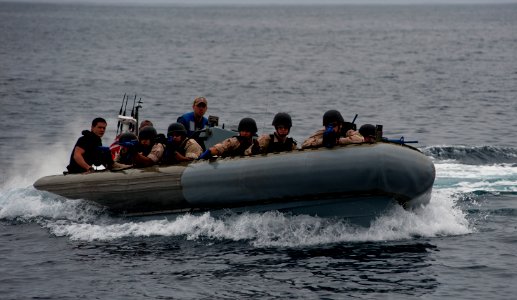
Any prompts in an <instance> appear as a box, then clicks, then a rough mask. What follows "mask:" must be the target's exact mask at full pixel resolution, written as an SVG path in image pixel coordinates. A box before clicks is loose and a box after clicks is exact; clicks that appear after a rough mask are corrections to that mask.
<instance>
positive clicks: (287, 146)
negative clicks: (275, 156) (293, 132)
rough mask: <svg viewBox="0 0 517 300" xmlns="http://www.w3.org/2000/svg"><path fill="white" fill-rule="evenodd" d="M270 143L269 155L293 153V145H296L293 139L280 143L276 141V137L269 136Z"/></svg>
mask: <svg viewBox="0 0 517 300" xmlns="http://www.w3.org/2000/svg"><path fill="white" fill-rule="evenodd" d="M269 138H270V141H269V145H268V146H267V149H266V151H267V153H271V152H284V151H292V150H293V145H296V142H295V141H294V140H293V138H290V137H289V138H286V139H285V142H283V143H282V142H279V141H275V135H274V134H270V135H269Z"/></svg>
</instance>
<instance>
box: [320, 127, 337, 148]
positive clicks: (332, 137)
mask: <svg viewBox="0 0 517 300" xmlns="http://www.w3.org/2000/svg"><path fill="white" fill-rule="evenodd" d="M336 139H337V135H336V132H334V127H332V125H329V126H328V127H327V128H326V129H325V132H323V146H325V147H327V148H331V147H334V146H335V145H336Z"/></svg>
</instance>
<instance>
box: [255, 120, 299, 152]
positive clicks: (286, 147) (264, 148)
mask: <svg viewBox="0 0 517 300" xmlns="http://www.w3.org/2000/svg"><path fill="white" fill-rule="evenodd" d="M272 125H273V126H274V127H275V132H274V133H272V134H263V135H261V136H260V137H259V138H258V139H257V141H258V143H259V146H260V152H261V153H271V152H283V151H292V150H295V149H296V141H295V140H294V139H293V138H290V137H287V135H289V132H290V131H291V127H292V126H293V123H292V120H291V116H290V115H289V114H288V113H285V112H279V113H277V114H276V115H275V117H274V118H273V123H272Z"/></svg>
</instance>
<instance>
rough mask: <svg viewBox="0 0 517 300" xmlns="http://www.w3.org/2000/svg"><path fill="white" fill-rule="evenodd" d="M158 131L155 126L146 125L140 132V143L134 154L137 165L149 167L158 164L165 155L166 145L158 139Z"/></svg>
mask: <svg viewBox="0 0 517 300" xmlns="http://www.w3.org/2000/svg"><path fill="white" fill-rule="evenodd" d="M157 138H158V133H157V132H156V129H154V127H153V126H145V127H144V128H142V130H140V132H139V133H138V145H137V149H136V153H135V156H134V164H135V166H137V167H148V166H152V165H154V164H157V163H158V161H160V159H161V158H162V156H163V152H164V151H165V147H164V146H163V144H162V143H160V142H158V141H157Z"/></svg>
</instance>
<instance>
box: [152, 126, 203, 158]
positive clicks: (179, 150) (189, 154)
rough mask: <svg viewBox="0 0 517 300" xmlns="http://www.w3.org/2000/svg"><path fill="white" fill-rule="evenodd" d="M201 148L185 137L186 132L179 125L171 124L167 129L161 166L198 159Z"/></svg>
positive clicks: (183, 127)
mask: <svg viewBox="0 0 517 300" xmlns="http://www.w3.org/2000/svg"><path fill="white" fill-rule="evenodd" d="M202 152H203V148H201V146H200V145H199V144H198V143H197V142H196V141H195V140H194V139H190V138H188V137H187V130H186V129H185V126H183V124H181V123H172V124H170V125H169V128H168V129H167V143H166V146H165V153H164V155H163V157H162V163H163V164H169V165H170V164H176V163H180V162H183V161H191V160H194V159H196V158H198V157H199V156H200V155H201V153H202Z"/></svg>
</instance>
